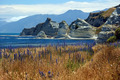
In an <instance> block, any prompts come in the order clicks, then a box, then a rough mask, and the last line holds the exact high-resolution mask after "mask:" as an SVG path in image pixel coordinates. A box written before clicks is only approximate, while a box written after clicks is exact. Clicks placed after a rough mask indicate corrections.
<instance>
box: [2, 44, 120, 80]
mask: <svg viewBox="0 0 120 80" xmlns="http://www.w3.org/2000/svg"><path fill="white" fill-rule="evenodd" d="M0 80H120V48H119V44H118V43H114V44H106V45H99V44H97V45H95V44H94V43H93V44H84V45H65V44H64V45H62V46H58V45H56V46H50V45H49V46H45V47H35V48H33V47H28V48H15V49H14V48H12V47H10V48H8V49H1V50H0Z"/></svg>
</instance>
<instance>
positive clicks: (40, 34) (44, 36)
mask: <svg viewBox="0 0 120 80" xmlns="http://www.w3.org/2000/svg"><path fill="white" fill-rule="evenodd" d="M37 38H42V39H44V38H47V35H46V34H45V32H44V31H40V32H39V33H38V34H37Z"/></svg>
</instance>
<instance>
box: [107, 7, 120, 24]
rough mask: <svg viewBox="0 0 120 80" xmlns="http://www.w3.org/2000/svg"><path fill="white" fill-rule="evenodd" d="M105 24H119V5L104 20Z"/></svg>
mask: <svg viewBox="0 0 120 80" xmlns="http://www.w3.org/2000/svg"><path fill="white" fill-rule="evenodd" d="M105 25H116V26H117V25H120V7H117V8H116V10H115V11H114V12H113V13H112V15H111V16H110V17H109V19H108V20H107V21H106V22H105Z"/></svg>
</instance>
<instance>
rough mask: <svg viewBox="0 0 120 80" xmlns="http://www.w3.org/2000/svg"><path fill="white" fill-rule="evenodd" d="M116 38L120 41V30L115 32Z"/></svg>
mask: <svg viewBox="0 0 120 80" xmlns="http://www.w3.org/2000/svg"><path fill="white" fill-rule="evenodd" d="M115 36H116V37H117V39H120V28H118V29H116V30H115Z"/></svg>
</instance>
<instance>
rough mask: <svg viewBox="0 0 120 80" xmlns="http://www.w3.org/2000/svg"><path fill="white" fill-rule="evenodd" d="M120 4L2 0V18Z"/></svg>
mask: <svg viewBox="0 0 120 80" xmlns="http://www.w3.org/2000/svg"><path fill="white" fill-rule="evenodd" d="M118 4H120V0H0V18H5V19H4V20H6V21H8V22H10V21H16V20H19V19H21V18H24V17H27V16H30V15H35V14H62V13H64V12H66V11H68V10H82V11H84V12H92V11H96V10H103V9H105V8H110V7H113V6H116V5H118Z"/></svg>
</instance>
